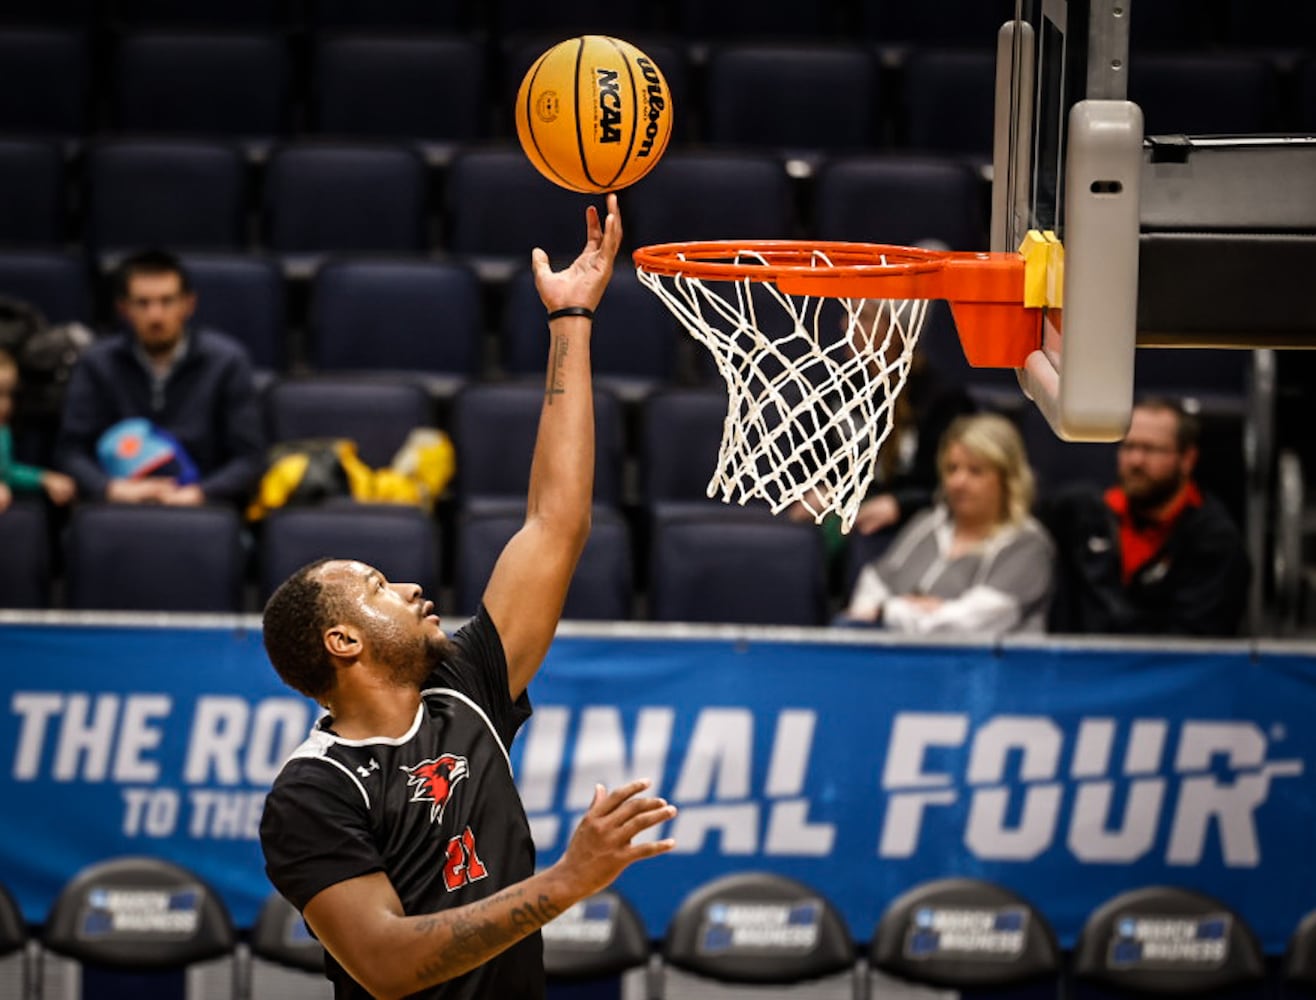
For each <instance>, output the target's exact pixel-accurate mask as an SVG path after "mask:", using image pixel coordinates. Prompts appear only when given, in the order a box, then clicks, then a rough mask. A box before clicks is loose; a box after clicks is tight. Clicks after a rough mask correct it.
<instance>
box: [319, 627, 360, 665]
mask: <svg viewBox="0 0 1316 1000" xmlns="http://www.w3.org/2000/svg"><path fill="white" fill-rule="evenodd" d="M324 648H325V649H327V650H328V651H329V655H330V656H337V657H342V658H345V659H354V658H355V657H358V656H360V655H361V633H360V631H359V630H358V629H357V628H356V627H355V626H353V625H348V624H346V623H342V622H340V623H339V624H337V625H331V626H329V628H327V629H325V631H324Z"/></svg>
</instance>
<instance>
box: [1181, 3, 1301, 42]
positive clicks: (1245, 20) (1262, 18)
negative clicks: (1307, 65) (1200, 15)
mask: <svg viewBox="0 0 1316 1000" xmlns="http://www.w3.org/2000/svg"><path fill="white" fill-rule="evenodd" d="M1194 9H1195V10H1200V8H1194ZM1212 20H1213V22H1214V24H1215V27H1216V39H1215V40H1216V41H1218V42H1220V43H1222V44H1225V45H1232V46H1239V47H1246V48H1253V49H1270V50H1273V51H1276V52H1280V53H1283V52H1292V51H1294V50H1296V49H1299V48H1303V47H1305V48H1306V50H1307V51H1308V52H1310V51H1311V40H1312V39H1313V38H1316V8H1313V7H1312V5H1311V4H1310V3H1308V2H1307V0H1273V2H1272V3H1268V4H1266V7H1265V9H1264V10H1260V11H1259V10H1258V9H1257V8H1256V7H1255V6H1253V5H1252V4H1251V3H1249V2H1248V0H1225V11H1224V16H1223V17H1215V18H1213V19H1212Z"/></svg>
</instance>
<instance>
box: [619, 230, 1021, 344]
mask: <svg viewBox="0 0 1316 1000" xmlns="http://www.w3.org/2000/svg"><path fill="white" fill-rule="evenodd" d="M632 256H633V259H634V261H635V266H636V267H637V268H638V269H639V270H641V271H644V272H646V273H648V274H654V275H658V276H663V277H671V278H679V277H685V278H696V279H699V280H701V281H746V280H748V281H758V282H771V283H773V284H775V285H776V286H777V288H778V289H779V290H780V291H781V292H783V293H785V294H786V295H807V296H818V297H824V298H845V299H864V298H885V299H945V300H946V301H948V302H949V303H950V304H951V313H952V316H953V317H954V319H955V325H956V328H957V330H958V332H959V335H960V341H961V343H962V344H963V345H964V353H965V356H966V358H967V359H968V361H969V364H971V365H973V366H974V367H988V368H1019V367H1022V366H1023V364H1024V362H1025V359H1026V358H1027V356H1028V355H1029V354H1030V353H1031V352H1032V351H1035V350H1037V349H1038V348H1039V347H1040V346H1041V333H1042V319H1041V310H1040V309H1037V308H1032V307H1027V306H1025V305H1024V258H1023V255H1022V254H1018V253H978V252H971V251H970V252H956V251H949V250H925V249H923V248H922V247H905V246H891V245H887V244H880V243H843V242H829V241H826V240H706V241H696V242H689V243H659V244H655V245H653V246H647V247H640V248H639V249H638V250H636V251H635V252H634V254H633V255H632ZM746 257H748V258H751V259H750V260H748V261H747V260H745V259H744V258H746Z"/></svg>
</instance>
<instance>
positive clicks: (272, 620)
mask: <svg viewBox="0 0 1316 1000" xmlns="http://www.w3.org/2000/svg"><path fill="white" fill-rule="evenodd" d="M331 561H332V560H330V559H317V560H316V561H315V562H313V563H309V564H307V565H305V566H303V567H302V568H301V569H299V570H297V572H295V573H293V574H292V576H290V577H288V579H286V580H284V581H283V583H281V584H279V586H278V589H276V590H275V591H274V593H273V594H271V595H270V599H269V600H268V601H266V602H265V611H264V614H263V615H262V616H261V627H262V635H263V638H264V641H265V653H266V655H267V656H269V658H270V663H272V664H274V669H275V670H276V671H277V672H278V674H279V677H281V678H282V679H283V682H284V683H285V684H287V685H288V686H289V687H290V688H292V689H293V690H294V691H299V692H301V693H302V694H304V695H306V696H307V697H308V698H314V699H315V700H316V701H318V702H320V703H321V704H323V702H324V698H325V696H326V695H327V694H328V693H329V692H330V691H331V690H333V687H334V665H333V661H332V660H330V658H329V653H328V651H326V650H325V648H324V632H325V629H327V628H328V627H329V626H330V625H333V624H334V622H335V621H336V620H339V619H340V618H341V615H340V611H341V610H342V605H341V601H340V598H339V597H338V595H337V594H336V593H335V591H334V589H333V588H332V587H326V586H325V585H324V584H323V583H322V582H321V581H320V579H319V570H320V568H321V567H323V566H324V565H325V563H328V562H331Z"/></svg>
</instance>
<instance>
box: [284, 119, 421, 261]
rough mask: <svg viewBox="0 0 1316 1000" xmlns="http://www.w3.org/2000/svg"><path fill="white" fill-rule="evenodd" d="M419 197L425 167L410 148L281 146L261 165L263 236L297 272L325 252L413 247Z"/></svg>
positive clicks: (416, 238) (418, 224)
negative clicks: (264, 165)
mask: <svg viewBox="0 0 1316 1000" xmlns="http://www.w3.org/2000/svg"><path fill="white" fill-rule="evenodd" d="M425 203H426V179H425V165H424V163H423V162H422V160H421V158H420V156H419V155H418V154H417V153H415V152H413V151H412V150H410V149H407V148H405V147H402V146H396V147H371V146H359V145H342V144H323V145H321V144H302V145H289V146H283V147H281V148H279V149H276V150H275V151H274V152H273V153H272V154H271V155H270V161H269V163H268V165H267V167H266V176H265V189H264V205H265V209H264V216H265V240H266V244H267V245H268V246H269V248H270V249H271V250H274V251H275V252H277V253H279V254H281V255H283V257H284V258H285V264H286V265H288V266H289V267H291V269H292V270H294V271H296V272H297V273H298V274H299V275H300V274H307V275H309V273H310V270H311V269H312V268H313V266H314V263H315V262H316V260H317V258H318V257H319V256H321V255H324V254H329V253H355V252H365V251H369V252H393V253H414V252H416V251H419V250H421V249H423V248H424V246H425V211H426V204H425Z"/></svg>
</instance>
